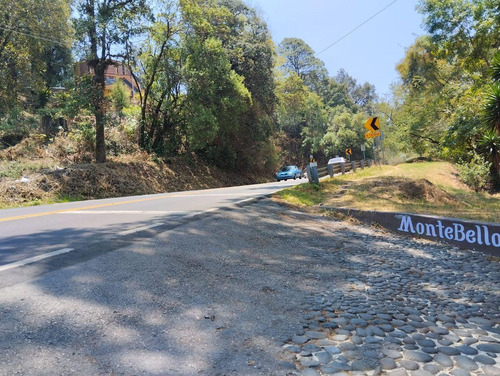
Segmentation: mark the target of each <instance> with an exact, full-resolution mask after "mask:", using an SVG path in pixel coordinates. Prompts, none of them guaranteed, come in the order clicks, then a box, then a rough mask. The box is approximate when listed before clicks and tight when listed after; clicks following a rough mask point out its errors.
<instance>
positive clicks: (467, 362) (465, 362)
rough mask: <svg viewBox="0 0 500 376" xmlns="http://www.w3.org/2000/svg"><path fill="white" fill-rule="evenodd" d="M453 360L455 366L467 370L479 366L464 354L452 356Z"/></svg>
mask: <svg viewBox="0 0 500 376" xmlns="http://www.w3.org/2000/svg"><path fill="white" fill-rule="evenodd" d="M453 359H454V360H455V362H456V363H457V366H458V367H460V368H462V369H465V370H467V371H475V370H477V369H478V368H479V366H478V365H477V363H476V362H475V361H473V360H472V359H471V358H468V357H466V356H464V355H459V356H456V357H455V358H453Z"/></svg>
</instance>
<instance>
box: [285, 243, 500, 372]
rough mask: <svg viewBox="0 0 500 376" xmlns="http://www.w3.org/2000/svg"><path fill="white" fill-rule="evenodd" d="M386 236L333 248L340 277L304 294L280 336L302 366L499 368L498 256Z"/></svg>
mask: <svg viewBox="0 0 500 376" xmlns="http://www.w3.org/2000/svg"><path fill="white" fill-rule="evenodd" d="M359 238H360V239H359V240H364V239H363V238H366V240H367V241H366V244H373V243H371V242H370V241H369V238H368V236H366V235H359ZM387 245H388V248H385V249H384V247H380V246H372V247H370V246H369V247H367V248H365V249H363V248H361V247H357V248H356V247H352V248H351V249H343V250H342V251H341V252H339V253H337V254H335V256H334V257H335V260H336V264H337V265H339V266H340V267H341V268H342V269H343V270H344V275H345V276H346V279H345V280H344V281H343V283H341V284H333V285H331V286H325V288H324V289H323V290H319V291H318V292H317V293H315V294H312V295H311V296H310V297H309V298H308V299H307V300H306V301H305V302H304V304H303V309H304V311H305V312H306V314H305V316H304V322H303V328H304V329H303V331H302V332H300V333H297V335H295V336H294V337H293V338H291V339H290V340H289V341H288V342H287V343H286V344H285V345H284V349H285V350H286V351H288V352H290V353H292V354H294V355H295V362H296V366H297V368H298V369H300V370H301V371H300V372H301V374H302V375H304V376H317V375H354V374H355V375H378V374H388V375H392V376H404V375H416V376H430V375H455V376H469V375H488V376H498V375H500V327H499V323H500V310H499V304H500V271H499V268H498V266H499V263H498V262H496V261H493V262H492V261H491V259H489V258H488V256H486V255H483V254H481V253H476V252H469V251H460V250H458V249H456V248H450V247H449V248H446V247H443V246H435V244H434V243H426V242H413V241H412V240H407V241H403V242H402V243H401V242H400V246H397V245H396V243H393V242H390V243H387ZM402 250H404V252H402ZM350 274H351V276H350ZM290 374H294V373H290ZM295 374H296V373H295Z"/></svg>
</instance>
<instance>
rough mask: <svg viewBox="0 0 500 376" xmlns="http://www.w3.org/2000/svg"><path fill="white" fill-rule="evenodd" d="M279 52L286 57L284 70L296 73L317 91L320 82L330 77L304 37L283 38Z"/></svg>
mask: <svg viewBox="0 0 500 376" xmlns="http://www.w3.org/2000/svg"><path fill="white" fill-rule="evenodd" d="M278 53H279V54H280V55H281V56H282V57H284V59H285V63H284V64H283V68H284V70H285V71H286V72H293V73H295V74H296V75H297V76H299V77H300V78H301V79H302V81H304V83H305V84H306V85H307V86H309V87H310V88H311V89H312V90H314V91H316V92H317V91H318V86H319V83H320V82H321V81H322V80H324V79H326V78H327V77H328V72H327V70H326V68H325V64H324V63H323V62H322V61H321V60H320V59H318V58H316V57H315V56H314V51H313V50H312V48H311V47H309V45H308V44H307V43H306V42H304V41H303V40H302V39H298V38H285V39H283V41H282V42H281V43H280V44H279V45H278Z"/></svg>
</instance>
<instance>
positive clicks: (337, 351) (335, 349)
mask: <svg viewBox="0 0 500 376" xmlns="http://www.w3.org/2000/svg"><path fill="white" fill-rule="evenodd" d="M325 350H326V351H328V353H330V354H331V355H337V354H340V353H341V352H342V351H340V349H339V348H338V347H336V346H326V347H325Z"/></svg>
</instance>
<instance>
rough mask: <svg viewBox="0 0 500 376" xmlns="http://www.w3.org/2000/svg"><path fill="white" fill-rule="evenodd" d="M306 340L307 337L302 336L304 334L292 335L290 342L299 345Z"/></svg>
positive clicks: (307, 339)
mask: <svg viewBox="0 0 500 376" xmlns="http://www.w3.org/2000/svg"><path fill="white" fill-rule="evenodd" d="M307 341H309V338H307V337H304V336H294V337H292V342H295V343H297V344H299V345H302V344H303V343H306V342H307Z"/></svg>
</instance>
